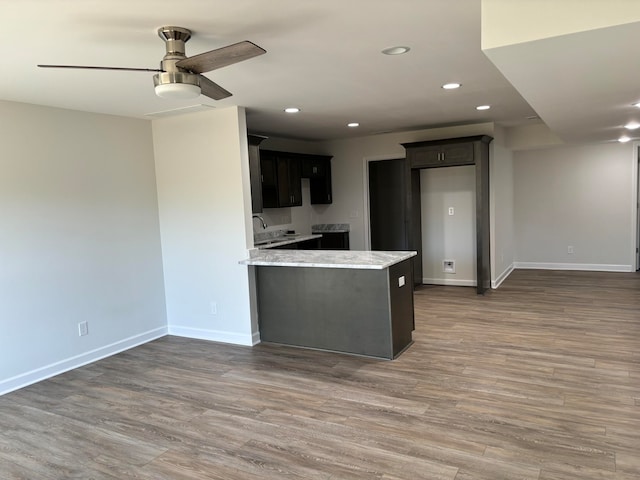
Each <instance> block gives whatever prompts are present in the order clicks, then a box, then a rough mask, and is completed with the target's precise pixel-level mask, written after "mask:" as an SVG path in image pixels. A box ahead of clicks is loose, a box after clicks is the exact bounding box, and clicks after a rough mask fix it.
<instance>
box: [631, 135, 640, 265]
mask: <svg viewBox="0 0 640 480" xmlns="http://www.w3.org/2000/svg"><path fill="white" fill-rule="evenodd" d="M631 169H632V174H631V182H632V192H633V193H632V208H631V225H632V228H631V236H632V242H631V246H632V247H631V248H632V259H633V262H632V265H633V266H632V271H634V272H635V271H637V270H638V269H640V253H638V251H636V249H638V248H640V141H637V142H633V163H632V165H631Z"/></svg>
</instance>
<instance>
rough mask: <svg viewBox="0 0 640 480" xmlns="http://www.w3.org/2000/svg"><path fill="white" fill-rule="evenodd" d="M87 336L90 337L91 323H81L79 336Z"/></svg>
mask: <svg viewBox="0 0 640 480" xmlns="http://www.w3.org/2000/svg"><path fill="white" fill-rule="evenodd" d="M85 335H89V322H80V323H79V324H78V336H79V337H84V336H85Z"/></svg>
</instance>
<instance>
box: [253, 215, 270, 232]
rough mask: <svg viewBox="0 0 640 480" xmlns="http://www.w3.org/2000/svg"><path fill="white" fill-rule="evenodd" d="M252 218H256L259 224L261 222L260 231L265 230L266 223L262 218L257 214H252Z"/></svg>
mask: <svg viewBox="0 0 640 480" xmlns="http://www.w3.org/2000/svg"><path fill="white" fill-rule="evenodd" d="M252 218H257V219H259V220H260V222H262V229H263V230H264V229H265V228H267V223H266V222H265V221H264V218H262V217H261V216H260V215H258V214H257V213H254V214H253V215H252Z"/></svg>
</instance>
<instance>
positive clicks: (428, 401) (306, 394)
mask: <svg viewBox="0 0 640 480" xmlns="http://www.w3.org/2000/svg"><path fill="white" fill-rule="evenodd" d="M415 308H416V331H415V332H414V339H415V343H414V344H413V345H412V346H411V347H410V348H409V349H408V350H407V351H406V352H404V353H403V354H402V355H401V356H400V357H399V358H398V359H396V360H394V361H383V360H374V359H369V358H362V357H356V356H348V355H343V354H336V353H329V352H320V351H313V350H306V349H298V348H291V347H284V346H276V345H258V346H256V347H253V348H250V347H241V346H232V345H224V344H218V343H213V342H206V341H198V340H191V339H184V338H178V337H170V336H169V337H164V338H162V339H159V340H157V341H154V342H151V343H148V344H146V345H142V346H140V347H137V348H135V349H132V350H129V351H126V352H123V353H121V354H118V355H115V356H113V357H110V358H107V359H104V360H101V361H99V362H96V363H94V364H91V365H87V366H85V367H82V368H78V369H76V370H73V371H71V372H68V373H65V374H62V375H59V376H57V377H55V378H51V379H49V380H46V381H43V382H40V383H38V384H35V385H32V386H29V387H26V388H23V389H21V390H18V391H15V392H12V393H10V394H7V395H4V396H3V397H0V478H1V479H2V480H14V479H28V480H39V479H83V480H88V479H119V480H123V479H143V480H169V479H171V480H187V479H188V480H194V479H224V480H236V479H237V480H255V479H263V480H269V479H278V480H282V479H297V478H303V479H323V480H329V479H331V480H335V479H368V480H370V479H385V480H400V479H403V480H416V479H432V480H439V479H441V480H483V479H487V480H498V479H509V480H514V479H527V480H534V479H536V480H568V479H580V480H587V479H598V480H608V479H620V480H632V479H635V480H637V479H639V478H640V276H639V275H638V274H636V273H592V272H553V271H530V270H529V271H527V270H516V271H514V272H513V273H512V274H511V275H510V276H509V278H508V279H507V280H506V281H505V282H504V284H503V285H502V286H501V287H500V288H499V289H498V290H494V291H491V292H488V293H487V295H485V296H477V295H476V294H475V290H474V289H473V288H465V287H440V286H424V287H421V288H419V289H418V290H417V291H416V293H415Z"/></svg>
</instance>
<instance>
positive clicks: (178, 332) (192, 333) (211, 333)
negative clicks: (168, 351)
mask: <svg viewBox="0 0 640 480" xmlns="http://www.w3.org/2000/svg"><path fill="white" fill-rule="evenodd" d="M169 335H175V336H176V337H186V338H195V339H198V340H209V341H211V342H220V343H231V344H233V345H246V346H248V347H252V346H253V345H255V343H254V336H255V334H253V335H251V334H248V335H246V334H241V333H235V332H222V331H219V330H207V329H204V328H193V327H182V326H180V325H169ZM259 337H260V334H259V333H258V339H259ZM258 341H259V340H258Z"/></svg>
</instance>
